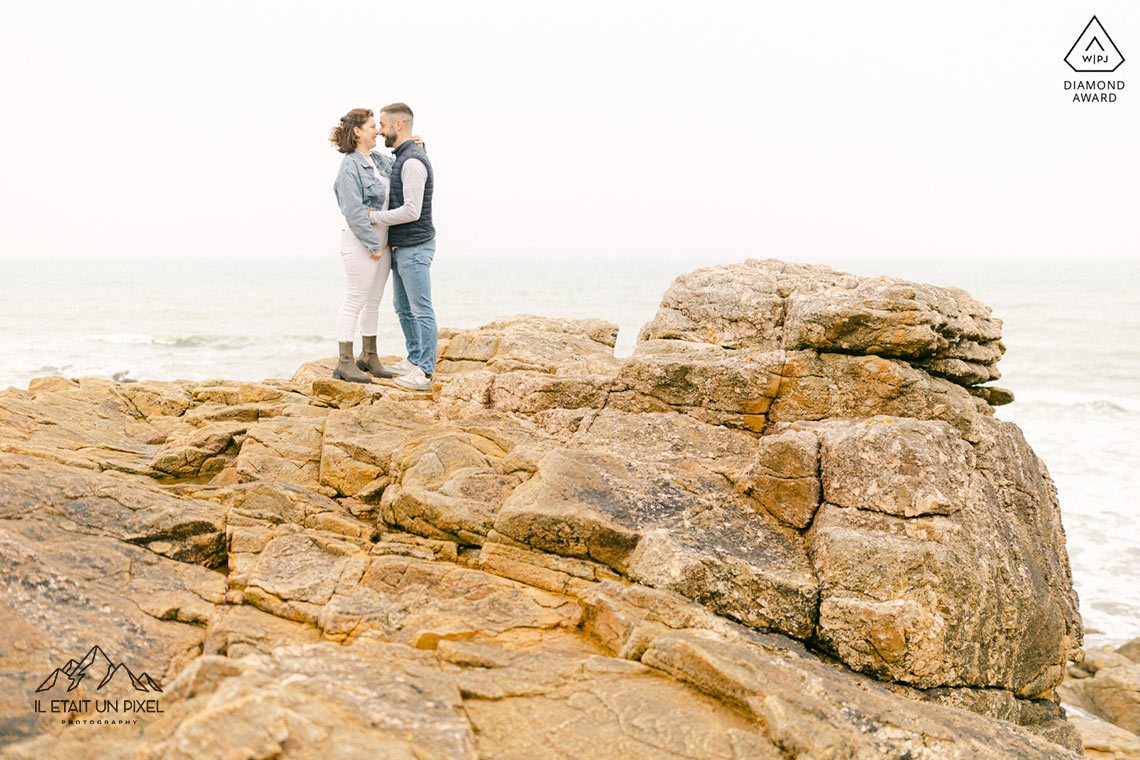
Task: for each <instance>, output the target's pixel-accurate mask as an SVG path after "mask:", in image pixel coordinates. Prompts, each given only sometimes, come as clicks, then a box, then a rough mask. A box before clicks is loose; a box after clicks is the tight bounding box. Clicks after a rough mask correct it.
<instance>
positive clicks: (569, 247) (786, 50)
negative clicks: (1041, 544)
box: [0, 0, 1140, 260]
mask: <svg viewBox="0 0 1140 760" xmlns="http://www.w3.org/2000/svg"><path fill="white" fill-rule="evenodd" d="M3 9H4V10H3V23H2V25H0V60H2V62H3V72H4V74H3V77H4V88H3V96H2V97H3V98H4V108H3V119H2V120H0V162H2V163H0V165H2V167H3V169H2V171H3V180H2V191H0V206H2V208H3V212H2V213H3V227H2V230H0V255H31V256H60V255H81V256H102V255H116V254H118V255H148V256H155V257H162V258H170V259H181V258H185V257H188V256H196V255H219V254H220V255H249V256H329V255H332V254H335V248H336V243H337V241H338V240H339V234H338V231H339V229H340V227H341V226H342V221H343V220H342V218H341V217H340V214H339V212H338V210H337V207H336V205H335V202H334V198H333V192H332V183H333V177H334V175H335V173H336V170H337V166H338V164H339V160H340V155H339V154H338V153H336V152H335V151H334V150H333V149H332V148H331V147H329V145H328V143H327V142H326V137H327V134H328V130H329V129H330V127H331V126H332V125H333V124H334V122H335V121H336V120H337V118H338V117H339V116H340V115H341V114H343V113H344V112H345V111H346V110H348V109H350V108H353V107H357V106H367V107H372V108H375V109H378V108H379V107H380V106H382V105H384V104H386V103H389V102H391V101H397V100H402V101H405V102H407V103H409V104H410V105H411V106H412V107H413V108H414V109H415V112H416V115H417V119H416V128H417V131H418V132H420V133H421V134H422V135H423V136H424V139H425V140H426V142H427V147H428V151H429V154H430V156H431V158H432V163H433V166H434V169H435V173H436V196H435V216H436V226H437V229H438V239H439V251H440V253H441V254H442V252H443V251H445V250H446V251H447V254H448V255H449V256H486V255H492V254H511V255H525V256H533V257H541V256H544V255H564V254H577V253H583V254H590V255H606V256H621V257H625V256H655V255H684V254H686V253H687V252H689V251H702V252H709V251H725V252H732V254H731V255H726V256H725V258H726V260H727V259H730V258H744V257H746V256H775V257H780V258H799V257H807V256H819V255H824V256H826V257H827V258H828V259H830V258H839V257H842V256H844V255H849V254H854V255H863V254H906V255H916V256H928V255H941V256H947V255H950V256H953V255H963V254H972V255H982V254H984V255H996V256H1041V255H1086V254H1112V255H1118V256H1119V255H1128V256H1135V255H1137V254H1138V253H1140V234H1138V233H1140V217H1138V214H1137V202H1138V200H1140V192H1138V190H1137V181H1138V178H1140V147H1138V143H1140V139H1138V138H1140V119H1138V118H1137V117H1138V115H1140V3H1137V2H1135V0H1101V1H1100V2H1096V3H1087V2H1081V1H1077V2H1057V1H1055V0H1050V1H1048V2H1040V1H1033V2H1028V1H1026V2H1013V3H992V2H956V3H915V2H913V1H907V2H864V3H851V2H794V3H793V2H786V0H785V1H781V2H747V3H746V2H739V1H737V2H712V1H705V2H688V3H670V2H661V1H660V0H658V1H657V2H646V3H623V2H618V1H616V0H610V1H609V2H591V1H579V2H573V3H543V2H534V0H528V1H527V2H513V3H483V2H471V1H468V2H445V3H444V2H439V3H437V2H419V3H404V4H403V5H401V4H398V3H395V2H369V3H358V2H337V3H316V2H312V3H295V2H280V1H277V2H233V1H230V2H193V3H171V2H157V1H156V0H149V2H139V3H122V2H82V3H58V2H37V3H30V2H28V3H19V4H17V3H5V4H4V6H3ZM1094 14H1095V15H1097V16H1098V18H1099V19H1100V21H1101V22H1102V23H1103V25H1104V27H1105V29H1106V30H1107V32H1108V33H1109V35H1110V36H1111V37H1112V39H1113V40H1114V41H1115V42H1116V44H1117V46H1118V47H1119V48H1120V51H1121V52H1122V53H1123V55H1124V57H1125V59H1126V60H1125V63H1124V64H1123V65H1121V67H1120V68H1119V69H1117V71H1116V72H1115V73H1113V74H1106V75H1078V74H1074V73H1073V72H1072V71H1071V70H1070V69H1069V67H1068V66H1067V65H1065V63H1064V62H1063V60H1062V59H1063V58H1064V56H1065V54H1066V53H1067V52H1068V51H1069V48H1070V47H1071V46H1072V45H1073V43H1074V42H1075V40H1076V39H1077V37H1078V35H1079V34H1080V33H1081V31H1082V30H1083V29H1084V27H1085V25H1086V24H1087V23H1088V22H1089V19H1090V18H1091V17H1092V16H1093V15H1094ZM1074 78H1094V79H1111V80H1123V81H1124V82H1125V83H1126V86H1125V89H1124V90H1123V91H1121V92H1119V94H1118V99H1117V102H1115V103H1080V104H1078V103H1073V102H1071V93H1066V92H1065V91H1064V89H1063V83H1064V81H1065V80H1066V79H1074Z"/></svg>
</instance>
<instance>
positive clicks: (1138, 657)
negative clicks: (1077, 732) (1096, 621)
mask: <svg viewBox="0 0 1140 760" xmlns="http://www.w3.org/2000/svg"><path fill="white" fill-rule="evenodd" d="M1057 692H1058V694H1059V695H1060V697H1061V699H1062V700H1064V702H1065V703H1066V704H1069V705H1072V706H1073V707H1075V708H1077V709H1078V710H1080V711H1084V712H1085V713H1089V715H1086V716H1084V717H1083V718H1082V720H1081V723H1080V725H1081V727H1082V728H1081V735H1082V737H1083V738H1084V746H1085V753H1086V755H1087V756H1089V757H1100V758H1111V759H1112V760H1138V759H1140V638H1137V639H1132V640H1131V641H1127V642H1125V643H1124V644H1122V645H1121V646H1111V645H1101V646H1098V647H1093V648H1090V649H1088V650H1087V651H1085V652H1084V657H1083V658H1082V659H1080V660H1079V661H1078V662H1074V663H1071V664H1070V665H1069V668H1068V674H1067V676H1066V678H1065V681H1064V683H1063V684H1061V686H1059V687H1058V689H1057ZM1094 716H1095V718H1099V719H1100V720H1095V719H1094Z"/></svg>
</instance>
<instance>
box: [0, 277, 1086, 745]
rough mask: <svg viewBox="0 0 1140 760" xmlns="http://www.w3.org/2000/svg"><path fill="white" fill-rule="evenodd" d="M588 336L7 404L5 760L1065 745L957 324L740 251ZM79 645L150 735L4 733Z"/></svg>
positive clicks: (1008, 487) (1008, 433) (1053, 567)
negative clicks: (427, 389)
mask: <svg viewBox="0 0 1140 760" xmlns="http://www.w3.org/2000/svg"><path fill="white" fill-rule="evenodd" d="M616 332H617V330H616V326H614V325H612V324H610V323H606V322H603V321H600V320H554V319H546V318H540V317H530V316H523V317H516V318H513V319H510V320H504V321H500V322H496V323H492V324H491V325H487V326H485V327H483V328H479V329H476V330H466V331H456V330H445V331H443V333H441V345H440V349H441V350H440V363H439V366H438V368H437V373H436V382H435V388H434V390H433V393H432V394H431V395H430V396H428V395H427V394H416V393H410V392H406V391H403V390H401V389H400V388H399V387H398V386H395V385H394V384H392V383H388V382H386V383H376V384H373V385H369V386H362V385H355V384H350V383H342V382H339V381H336V380H332V379H331V378H330V372H331V367H332V365H333V360H331V359H330V360H322V361H318V362H313V363H310V364H307V365H305V366H303V367H302V368H301V369H299V370H298V371H297V373H296V374H295V375H294V376H293V377H292V378H290V379H288V380H284V379H270V380H266V381H264V382H262V383H246V382H232V381H210V382H203V383H191V382H165V383H164V382H142V383H115V382H110V381H106V380H99V379H94V378H80V379H78V380H68V379H65V378H41V379H39V380H36V381H33V383H32V384H31V385H30V386H29V388H28V389H27V390H19V389H9V390H8V391H5V392H3V393H0V499H2V503H3V506H2V507H0V519H2V522H0V554H2V555H3V563H2V565H0V566H2V567H3V573H4V582H5V588H6V590H5V593H4V596H3V598H2V600H0V604H2V605H3V606H2V607H0V613H2V615H3V618H4V620H5V624H4V625H0V642H2V643H3V646H2V647H0V663H2V664H3V667H2V668H0V673H3V677H4V678H5V683H6V686H7V688H5V690H4V692H3V694H4V697H3V701H2V702H0V742H4V743H5V744H6V745H7V746H6V747H5V748H3V749H2V750H0V757H11V758H26V757H27V758H30V757H36V758H52V757H61V758H62V757H65V756H66V757H68V758H69V760H73V759H74V758H75V757H101V758H102V757H128V756H129V757H164V758H165V757H170V758H176V757H184V756H185V757H191V756H193V757H196V758H210V757H238V756H240V757H247V756H248V757H307V756H309V755H315V754H317V753H320V754H321V755H323V756H326V757H338V758H339V757H344V758H353V757H358V756H359V757H370V758H372V757H377V756H379V757H392V758H405V757H406V758H427V757H431V758H453V757H454V758H474V757H486V758H491V757H495V758H544V757H552V758H553V757H613V758H623V757H634V756H637V757H639V758H657V757H661V758H666V757H668V758H676V757H691V758H782V757H803V758H821V759H822V758H887V757H892V758H893V757H911V758H915V759H917V758H996V757H1003V758H1004V757H1008V758H1027V759H1028V758H1043V757H1057V758H1065V757H1076V756H1077V755H1076V754H1075V753H1076V752H1079V751H1080V749H1081V742H1080V739H1079V736H1078V735H1077V733H1076V731H1075V729H1074V727H1073V724H1072V723H1070V722H1069V721H1067V720H1066V719H1065V717H1064V713H1063V711H1062V710H1061V709H1060V707H1059V705H1058V702H1057V696H1056V691H1055V689H1056V687H1057V686H1058V684H1060V683H1061V680H1062V678H1063V676H1064V672H1065V665H1066V662H1067V661H1068V660H1069V659H1071V658H1073V657H1078V658H1079V656H1080V646H1081V641H1082V633H1081V622H1080V618H1079V615H1078V613H1077V600H1076V596H1075V594H1074V592H1073V589H1072V579H1071V574H1070V570H1069V565H1068V559H1067V555H1066V551H1065V543H1064V534H1063V531H1062V528H1061V522H1060V515H1059V511H1058V504H1057V498H1056V490H1055V489H1054V487H1053V484H1052V481H1051V480H1050V478H1049V474H1048V471H1047V469H1046V468H1045V465H1044V464H1043V463H1042V462H1041V461H1040V460H1039V459H1038V458H1037V456H1036V455H1035V454H1034V453H1033V451H1032V450H1031V449H1030V447H1029V446H1028V445H1027V443H1026V442H1025V439H1024V437H1023V436H1022V435H1021V432H1020V430H1019V429H1018V428H1017V427H1016V426H1015V425H1013V424H1011V423H1008V422H1001V421H999V420H997V419H996V418H995V417H994V416H993V407H992V404H997V403H1003V402H1008V401H1009V400H1011V395H1010V394H1009V393H1008V392H1007V391H1003V390H1001V389H997V388H994V387H992V386H980V385H979V384H980V383H983V382H987V381H989V380H992V379H994V378H996V377H997V376H998V374H997V370H996V363H997V360H998V359H999V358H1000V356H1001V353H1002V351H1003V350H1004V346H1003V345H1002V343H1001V340H1000V338H1001V335H1000V321H999V320H997V319H994V318H993V317H991V316H990V311H989V309H988V308H987V307H986V306H984V305H983V304H980V303H978V302H977V301H975V300H973V299H972V298H970V296H969V295H968V294H967V293H965V292H964V291H961V290H957V289H953V288H937V287H932V286H928V285H919V284H915V283H908V282H903V281H899V280H894V279H890V278H876V279H868V278H859V277H854V276H852V275H846V274H843V273H840V272H836V271H834V270H832V269H830V268H828V267H816V266H807V265H796V264H786V263H783V262H778V261H774V260H763V261H755V260H753V261H748V262H745V263H743V264H738V265H733V266H727V267H717V268H712V269H706V270H698V271H696V272H693V273H690V274H688V275H684V276H682V277H680V278H678V280H677V281H676V282H675V283H674V285H673V286H672V287H671V288H670V289H669V291H668V292H667V293H666V294H665V297H664V299H663V301H662V306H661V310H660V311H659V312H658V314H657V316H656V317H655V318H654V319H653V320H652V321H651V322H650V323H649V324H647V325H646V326H645V327H644V328H643V330H642V332H641V334H640V337H639V342H638V345H637V347H636V350H635V351H634V354H633V355H632V356H631V357H629V358H627V359H624V360H619V359H616V358H615V357H614V356H613V346H614V343H615V339H616ZM94 643H98V644H99V645H100V646H101V647H102V649H103V650H105V651H107V652H118V656H119V657H122V658H123V659H124V660H125V661H127V662H129V663H131V665H130V666H131V668H132V670H134V671H136V672H138V671H141V670H145V671H146V672H147V673H149V674H150V675H151V676H152V677H154V678H155V679H156V680H158V681H159V682H160V683H161V685H162V692H161V694H160V695H159V701H160V702H161V705H162V708H163V712H162V713H160V714H154V715H144V716H139V720H138V723H137V724H131V725H123V726H119V725H114V726H108V727H104V728H101V729H98V730H92V728H91V727H90V726H86V725H82V724H81V725H61V724H59V721H58V716H49V715H45V714H42V713H35V712H34V711H33V710H32V709H31V703H32V700H33V699H34V698H37V697H36V693H35V691H34V689H35V688H36V686H37V685H38V684H39V683H40V682H41V681H42V680H43V678H44V676H46V675H47V674H48V673H50V672H52V669H53V668H55V667H57V666H60V665H61V664H62V662H66V660H67V658H68V657H69V656H79V655H81V654H82V652H84V651H87V649H89V648H90V646H91V645H92V644H94ZM80 650H82V651H80ZM84 688H86V682H84V686H81V687H80V690H82V689H84ZM60 690H62V687H60ZM53 717H54V718H56V720H52V718H53ZM77 717H80V716H77Z"/></svg>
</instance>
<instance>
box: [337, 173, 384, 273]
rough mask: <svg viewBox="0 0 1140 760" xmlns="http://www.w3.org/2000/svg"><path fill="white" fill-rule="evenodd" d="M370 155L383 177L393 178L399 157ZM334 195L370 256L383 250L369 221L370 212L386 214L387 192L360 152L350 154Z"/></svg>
mask: <svg viewBox="0 0 1140 760" xmlns="http://www.w3.org/2000/svg"><path fill="white" fill-rule="evenodd" d="M369 155H370V156H371V157H372V160H373V162H375V164H376V168H377V169H379V170H380V173H381V174H383V175H384V176H385V177H389V176H391V174H392V165H393V164H395V163H396V158H395V156H386V155H384V154H383V153H380V152H378V151H375V150H374V151H372V152H371V153H370V154H369ZM333 192H335V193H336V202H337V204H339V205H340V212H341V213H342V214H344V218H345V221H347V222H348V228H349V229H350V230H352V234H354V235H356V238H357V239H358V240H359V241H360V242H361V243H363V244H364V246H365V247H366V248H368V252H369V253H376V252H377V251H379V250H381V245H380V238H378V237H377V236H376V230H374V229H372V223H371V222H370V221H368V212H369V211H383V210H384V188H383V186H382V185H381V184H380V181H379V180H377V179H376V175H374V174H373V173H372V168H371V167H370V166H368V164H367V162H365V160H364V156H363V155H361V153H360V152H359V151H355V150H354V151H352V152H351V153H346V154H345V156H344V158H343V159H342V160H341V162H340V171H338V172H337V174H336V182H335V183H334V184H333Z"/></svg>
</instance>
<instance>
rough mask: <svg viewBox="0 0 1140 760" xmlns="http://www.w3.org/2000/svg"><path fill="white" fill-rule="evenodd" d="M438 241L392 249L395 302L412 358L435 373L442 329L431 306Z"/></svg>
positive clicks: (426, 371)
mask: <svg viewBox="0 0 1140 760" xmlns="http://www.w3.org/2000/svg"><path fill="white" fill-rule="evenodd" d="M434 257H435V240H429V241H427V242H426V243H417V244H416V245H402V246H399V247H394V248H392V305H393V306H394V307H395V308H396V316H397V317H399V319H400V328H401V329H402V330H403V331H404V343H405V344H406V346H407V348H408V361H410V362H411V363H412V364H414V365H416V366H417V367H419V368H420V369H422V370H423V371H424V374H425V375H427V376H429V377H430V376H431V375H432V373H434V372H435V354H436V348H437V346H438V345H439V331H438V330H437V329H436V324H435V310H434V309H432V307H431V260H432V259H433V258H434Z"/></svg>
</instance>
